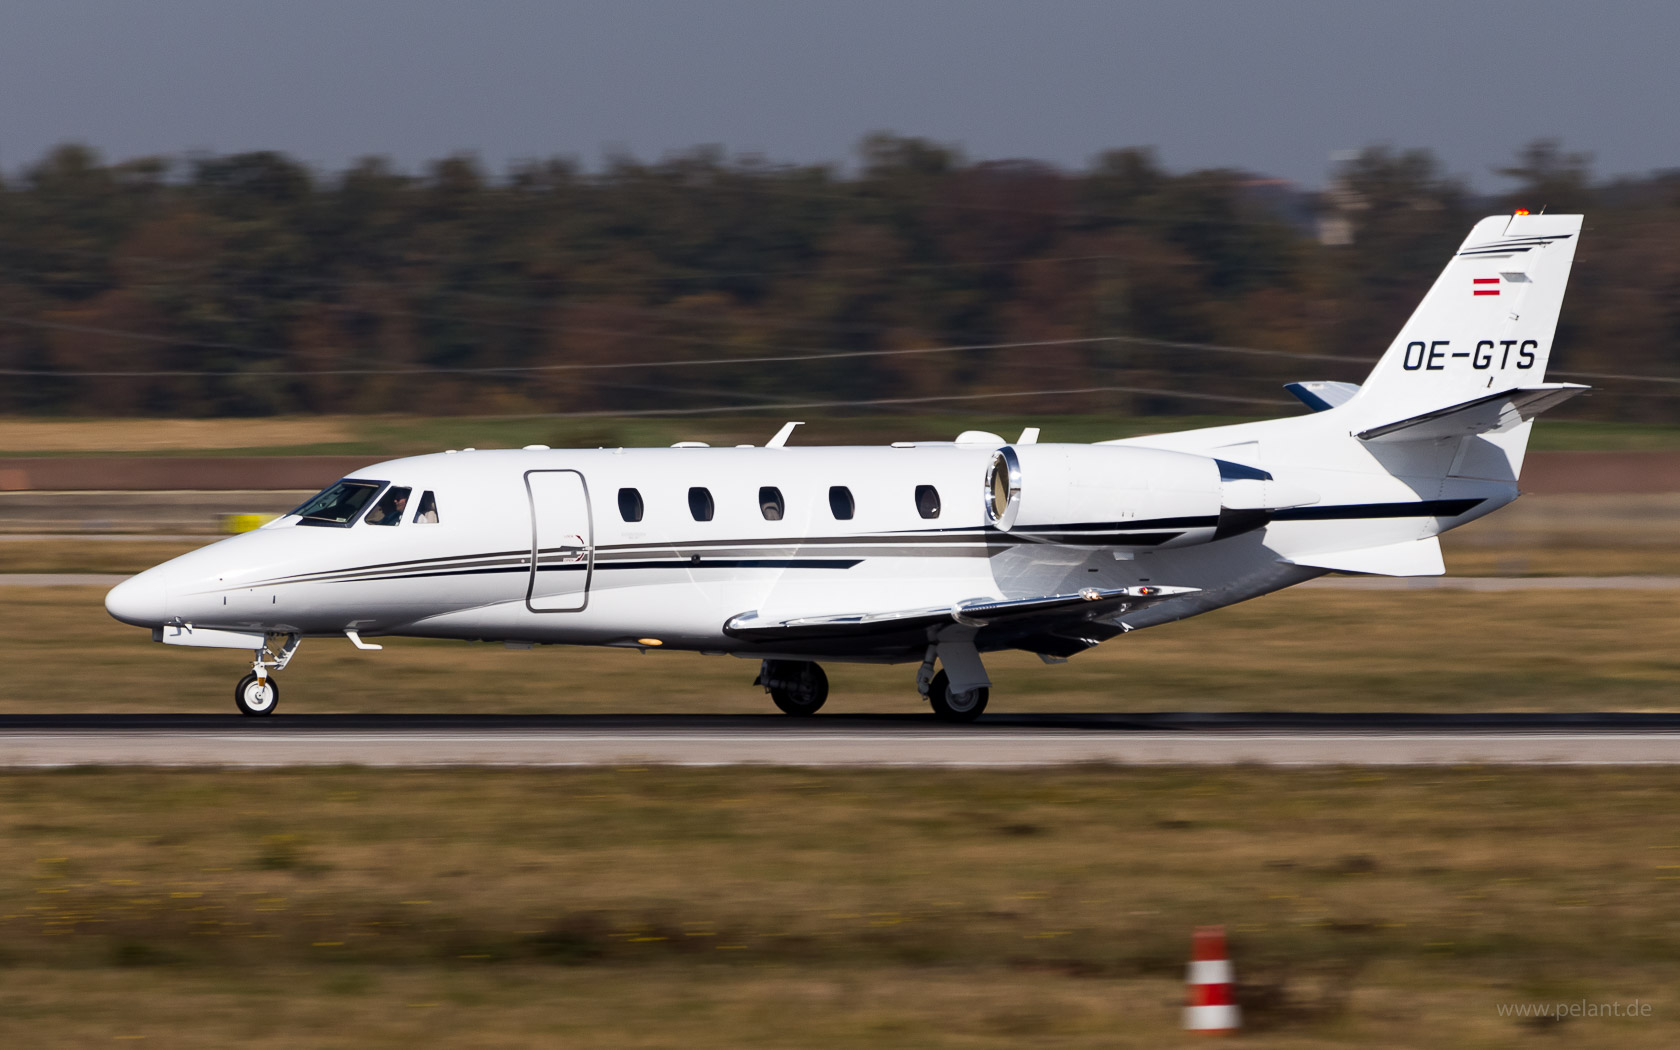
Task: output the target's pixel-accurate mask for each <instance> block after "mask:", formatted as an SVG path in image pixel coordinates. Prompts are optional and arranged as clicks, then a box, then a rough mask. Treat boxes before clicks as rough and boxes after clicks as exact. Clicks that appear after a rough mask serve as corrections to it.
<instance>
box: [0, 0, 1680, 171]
mask: <svg viewBox="0 0 1680 1050" xmlns="http://www.w3.org/2000/svg"><path fill="white" fill-rule="evenodd" d="M1677 41H1680V4H1676V3H1665V2H1657V0H1648V2H1635V0H1621V2H1606V0H1599V2H1595V3H1588V2H1583V0H1571V2H1554V0H1525V2H1520V3H1509V2H1469V0H1457V2H1452V3H1445V2H1443V3H1436V2H1429V3H1415V2H1404V0H1388V2H1382V3H1378V2H1375V0H1370V2H1367V0H1270V2H1267V0H1251V2H1246V3H1236V2H1227V3H1213V2H1207V3H1202V2H1195V0H1178V2H1166V3H1127V2H1121V0H1107V2H1100V0H1036V2H1022V3H1015V2H1005V0H811V2H806V0H611V2H601V3H592V2H591V3H565V2H559V0H551V2H546V3H545V2H529V0H472V2H449V0H388V2H383V3H375V2H372V0H266V2H236V0H136V2H121V0H109V2H102V3H98V2H87V0H50V2H43V0H6V3H5V5H4V7H3V9H0V169H4V170H5V171H7V172H15V171H16V170H18V168H19V167H21V166H22V165H24V164H26V163H28V162H31V161H33V160H35V159H37V158H39V157H40V156H41V154H42V153H43V152H44V151H45V150H47V149H48V148H49V147H50V146H52V145H54V144H55V143H60V142H66V141H78V142H85V143H88V144H90V145H93V146H95V147H96V148H98V149H99V150H101V151H102V152H103V153H104V154H105V155H106V156H107V157H110V158H125V157H131V156H136V155H140V154H151V153H167V154H179V153H183V152H186V151H193V150H200V151H203V150H208V151H215V152H230V151H238V150H252V149H278V150H283V151H285V152H287V153H290V154H292V155H294V156H296V157H298V158H300V159H302V160H304V161H306V162H308V163H310V164H313V165H315V166H317V167H320V168H324V169H338V168H341V167H343V166H344V165H345V164H346V163H347V162H349V161H350V160H352V159H354V158H356V157H359V156H362V155H366V154H370V153H377V154H385V155H387V156H390V157H392V158H393V159H394V160H396V161H397V162H398V163H399V164H401V165H402V166H404V167H407V168H411V169H413V168H417V167H419V166H420V165H421V164H423V163H424V162H425V161H427V160H430V159H435V158H437V157H441V156H443V155H446V154H448V153H451V152H455V151H461V150H471V151H475V152H477V153H479V154H480V155H481V156H482V157H483V158H484V159H485V161H486V162H487V163H488V164H489V165H490V166H491V167H492V168H493V169H497V170H499V169H501V168H502V166H503V165H505V163H506V162H507V161H509V160H512V159H519V158H528V157H536V156H549V155H555V154H561V155H569V156H572V157H575V158H577V159H579V160H581V161H584V162H586V163H590V164H593V163H596V162H598V161H599V160H600V159H601V157H602V156H603V155H604V154H605V153H607V152H608V151H614V150H616V151H628V152H631V153H633V154H635V155H637V156H639V157H642V158H644V159H656V158H658V157H660V156H661V155H664V154H666V153H668V152H670V151H673V150H680V149H684V148H687V147H691V146H695V145H698V144H717V145H721V146H723V147H724V148H725V149H727V150H728V151H730V152H731V153H755V154H761V155H763V156H765V157H767V158H769V159H770V160H773V161H799V162H805V161H839V162H845V161H847V160H849V159H850V158H851V157H852V155H853V154H852V151H853V147H854V146H855V145H856V143H857V141H858V139H859V138H860V137H861V136H863V135H864V134H865V133H867V132H870V131H873V130H890V131H895V132H899V133H901V134H909V135H922V136H926V137H929V138H933V139H936V140H939V141H942V142H948V143H953V144H957V145H960V146H962V147H963V148H964V150H965V151H967V153H968V154H969V155H970V156H971V157H976V158H984V159H993V158H1006V157H1031V158H1037V159H1041V160H1047V161H1051V162H1054V163H1057V164H1061V165H1064V166H1069V167H1078V166H1081V165H1083V164H1085V163H1086V162H1087V161H1088V160H1089V159H1090V158H1091V157H1092V156H1093V155H1094V154H1096V153H1097V152H1099V151H1101V150H1104V149H1108V148H1113V147H1119V146H1153V147H1156V148H1157V149H1158V150H1159V152H1160V156H1161V159H1162V161H1163V162H1164V163H1165V164H1166V165H1167V166H1168V167H1170V168H1172V169H1174V170H1185V169H1190V168H1196V167H1207V166H1236V167H1243V168H1248V169H1251V170H1253V171H1257V172H1262V173H1267V174H1272V175H1279V176H1283V177H1287V178H1291V179H1295V180H1298V181H1301V182H1305V183H1308V184H1312V185H1316V184H1319V183H1321V182H1322V180H1323V177H1324V175H1325V173H1326V171H1327V170H1328V167H1329V155H1330V154H1331V152H1332V151H1335V150H1343V149H1351V148H1357V147H1360V146H1364V145H1368V144H1372V143H1390V144H1393V145H1397V146H1424V147H1428V148H1430V149H1433V150H1435V151H1436V152H1437V153H1438V154H1439V155H1440V156H1441V157H1442V159H1443V160H1444V161H1445V163H1446V165H1447V167H1448V168H1449V169H1450V170H1451V171H1453V172H1455V173H1458V174H1461V175H1464V176H1467V177H1469V178H1471V179H1472V180H1473V181H1474V182H1475V183H1476V184H1477V185H1478V186H1480V187H1482V188H1484V189H1497V188H1499V187H1500V185H1501V183H1500V180H1498V179H1497V178H1496V177H1495V176H1492V175H1491V174H1490V169H1491V168H1493V167H1496V166H1498V165H1500V164H1502V163H1504V162H1506V161H1507V160H1509V159H1510V157H1511V156H1512V154H1513V153H1514V151H1515V150H1516V149H1517V148H1518V147H1519V146H1520V145H1521V144H1523V143H1525V142H1527V141H1529V140H1531V139H1534V138H1537V137H1541V136H1552V137H1557V138H1561V139H1562V140H1563V142H1564V144H1565V146H1566V147H1567V148H1570V149H1573V150H1585V151H1590V152H1591V153H1593V154H1594V155H1595V156H1596V163H1595V171H1596V172H1598V173H1599V174H1618V173H1643V172H1646V171H1649V170H1651V169H1655V168H1664V167H1680V134H1677V132H1680V112H1677V106H1676V100H1677V99H1680V62H1676V60H1675V55H1674V52H1675V47H1676V42H1677Z"/></svg>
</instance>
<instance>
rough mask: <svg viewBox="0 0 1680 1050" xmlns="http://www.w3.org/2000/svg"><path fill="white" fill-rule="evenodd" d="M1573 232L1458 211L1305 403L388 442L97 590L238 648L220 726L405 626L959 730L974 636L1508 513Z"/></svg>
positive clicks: (1225, 583) (163, 626)
mask: <svg viewBox="0 0 1680 1050" xmlns="http://www.w3.org/2000/svg"><path fill="white" fill-rule="evenodd" d="M1580 230H1581V217H1580V216H1578V215H1529V214H1526V213H1523V212H1519V213H1517V214H1516V215H1514V216H1512V215H1505V216H1497V217H1494V218H1488V219H1483V220H1482V221H1481V222H1479V223H1477V224H1476V227H1475V229H1473V230H1471V231H1470V236H1469V237H1468V238H1467V239H1466V240H1465V241H1464V244H1463V246H1462V247H1460V248H1459V250H1458V251H1457V253H1456V254H1454V256H1453V258H1452V260H1451V261H1450V262H1449V263H1448V264H1447V268H1446V270H1445V271H1444V272H1443V273H1442V274H1441V277H1440V279H1439V280H1437V281H1436V282H1435V285H1434V287H1432V288H1431V289H1430V291H1429V293H1428V295H1427V296H1425V297H1424V300H1423V302H1422V304H1421V305H1420V306H1419V307H1418V308H1417V310H1416V312H1415V313H1413V315H1412V317H1411V319H1410V320H1409V321H1407V322H1406V325H1405V327H1404V328H1403V329H1401V331H1400V334H1399V336H1398V337H1396V338H1395V340H1394V342H1393V344H1392V345H1390V346H1389V348H1388V352H1387V353H1385V354H1384V355H1383V356H1382V358H1381V360H1379V361H1378V362H1377V365H1376V368H1375V369H1374V370H1373V371H1372V372H1371V374H1370V376H1369V378H1368V379H1367V380H1366V381H1365V383H1364V384H1363V385H1361V386H1355V385H1353V384H1351V383H1334V382H1304V383H1292V384H1290V389H1291V390H1292V391H1293V392H1294V393H1295V394H1296V396H1297V397H1299V398H1300V399H1301V400H1302V401H1304V402H1305V403H1306V404H1307V405H1308V407H1310V408H1311V409H1313V411H1312V412H1310V413H1307V414H1304V415H1300V416H1296V417H1291V418H1285V419H1275V420H1269V421H1265V422H1258V423H1242V424H1238V425H1235V426H1222V427H1213V428H1211V429H1205V430H1191V431H1185V432H1182V433H1176V434H1162V435H1155V436H1151V437H1137V438H1127V439H1125V440H1122V441H1105V442H1099V443H1097V444H1091V445H1072V444H1051V443H1047V442H1039V441H1038V440H1037V437H1038V431H1037V429H1029V430H1028V431H1026V432H1025V433H1023V434H1022V435H1021V436H1020V438H1019V439H1018V440H1016V441H1014V442H1009V441H1006V440H1004V439H1003V438H1001V437H998V436H996V435H993V434H988V433H983V432H978V431H970V432H967V433H964V434H963V435H962V436H960V437H959V438H958V439H957V440H956V441H928V442H922V441H915V442H900V443H895V444H893V445H891V446H884V447H870V448H862V447H860V448H844V447H835V448H798V447H791V446H790V445H789V444H788V437H789V436H790V435H791V434H792V432H793V428H794V427H795V426H796V425H797V424H794V423H789V424H787V426H785V427H783V428H782V430H781V432H780V433H778V434H776V435H775V437H774V438H772V439H771V440H770V441H769V443H768V444H766V445H765V446H764V447H762V448H755V447H752V446H740V447H736V448H707V447H703V446H698V445H694V444H690V443H684V444H680V445H677V446H675V447H672V448H659V449H631V448H616V449H596V450H560V449H549V448H547V447H544V446H534V447H529V448H525V449H520V450H504V451H474V450H471V449H462V450H460V451H459V452H447V453H439V454H435V455H427V456H415V457H412V458H409V459H396V460H391V461H389V462H385V463H378V464H374V465H372V466H369V467H368V468H367V469H366V470H360V471H357V472H356V473H355V474H353V475H351V476H350V477H347V478H344V479H343V480H341V481H338V482H335V483H334V484H332V485H331V486H329V487H328V488H327V489H325V490H324V491H323V492H321V493H320V495H318V496H315V497H314V498H313V499H311V500H309V501H308V502H306V503H305V504H303V506H301V507H299V508H298V509H297V510H295V511H293V512H292V513H290V514H287V515H286V516H284V517H282V518H279V519H278V520H276V521H273V522H271V523H269V524H267V525H265V526H263V527H262V528H260V529H257V530H255V531H253V532H249V533H245V534H243V535H239V536H234V537H231V538H229V539H225V540H222V541H221V542H219V543H215V544H212V545H211V546H208V547H205V548H203V549H201V550H197V551H194V552H192V553H190V554H186V555H183V556H182V557H179V558H176V559H174V560H172V561H169V562H166V563H164V564H163V565H159V566H158V567H156V568H154V569H150V570H148V571H146V572H143V573H141V574H140V575H138V576H135V577H133V578H132V579H129V580H127V581H125V582H123V583H121V584H119V585H118V586H117V587H116V588H115V589H113V590H112V591H111V592H110V594H109V596H107V598H106V599H105V607H106V608H107V609H108V610H109V611H110V613H111V615H113V616H115V617H116V618H117V619H119V620H121V621H123V622H125V623H129V624H134V625H136V626H140V627H148V628H150V629H151V632H152V638H153V639H154V640H155V641H161V642H164V643H167V644H170V645H197V646H212V647H217V648H226V649H243V650H248V651H251V652H254V653H255V659H254V661H253V663H252V666H251V672H250V673H249V674H247V675H246V676H245V677H244V679H243V680H241V681H240V683H239V685H238V687H237V689H236V690H235V693H234V698H235V701H236V703H237V704H238V707H239V710H240V711H242V712H243V713H245V714H247V715H267V714H272V713H273V711H274V709H275V706H276V703H277V702H278V700H279V696H280V691H279V686H278V685H277V684H276V682H275V672H277V671H280V670H282V669H284V668H285V667H286V665H287V663H289V662H290V661H291V659H292V658H293V656H294V655H295V654H296V652H297V648H298V643H299V642H300V641H302V640H303V639H304V638H306V637H327V636H341V637H344V638H347V639H348V640H349V642H350V643H351V644H353V645H356V646H357V647H359V648H362V649H377V648H379V646H378V645H375V644H371V643H369V642H367V641H365V639H366V638H369V637H381V636H396V635H403V636H411V637H422V638H460V639H470V640H477V641H499V642H504V643H506V644H508V645H510V646H513V647H519V648H525V647H529V646H531V645H562V644H563V645H605V646H616V647H619V648H624V649H639V650H644V651H645V650H650V649H655V648H657V649H683V650H691V651H698V652H703V653H719V654H728V655H731V656H737V657H745V658H748V659H753V660H758V661H761V665H760V671H759V677H758V681H757V682H756V683H755V684H759V685H762V686H763V687H764V688H765V690H766V691H767V692H768V693H769V694H770V696H771V698H772V699H773V700H774V701H775V703H776V705H777V706H778V707H780V708H781V709H782V710H783V711H786V712H787V713H788V714H790V715H810V714H812V713H813V712H815V711H816V710H817V709H818V708H820V707H821V706H822V705H823V701H824V700H826V699H827V696H828V680H827V676H826V675H824V673H823V671H822V668H821V667H820V666H818V663H817V661H819V660H851V661H867V662H874V663H902V664H905V665H908V666H915V667H917V670H916V673H915V686H916V688H917V689H918V690H919V691H920V692H921V694H922V695H923V696H924V697H925V698H926V699H927V701H928V702H929V703H930V704H931V705H932V707H933V710H934V712H935V713H936V714H938V715H939V716H940V717H942V718H946V719H951V720H958V721H966V720H970V719H973V718H975V717H977V716H978V715H979V714H980V713H981V711H983V710H984V709H985V707H986V702H987V699H988V696H989V689H990V685H991V682H990V680H989V679H988V677H987V675H986V669H985V666H984V664H983V658H984V654H986V653H989V652H996V651H998V650H1003V649H1023V650H1026V651H1027V652H1032V653H1037V654H1038V655H1039V656H1040V657H1042V658H1043V659H1044V660H1045V661H1046V662H1047V663H1059V662H1061V661H1063V660H1065V659H1067V658H1068V657H1071V656H1073V655H1075V654H1077V653H1079V652H1082V651H1083V650H1086V649H1089V648H1091V647H1092V646H1094V645H1097V644H1099V643H1101V642H1103V641H1105V640H1107V639H1110V638H1113V637H1115V636H1116V635H1120V634H1124V633H1126V632H1128V631H1135V630H1138V629H1139V628H1143V627H1154V626H1156V625H1158V624H1164V623H1169V622H1171V621H1174V620H1182V619H1184V618H1185V617H1187V616H1195V615H1197V614H1198V613H1205V612H1208V611H1210V610H1213V609H1217V608H1220V607H1221V606H1225V605H1230V604H1232V603H1234V602H1240V601H1243V600H1245V599H1248V598H1253V597H1255V596H1257V595H1261V594H1265V593H1267V592H1269V591H1275V590H1279V589H1280V588H1283V587H1288V586H1290V585H1292V584H1297V583H1301V582H1302V581H1305V580H1309V579H1312V578H1313V577H1315V576H1319V575H1322V574H1324V573H1326V572H1330V571H1337V572H1349V573H1375V574H1380V575H1386V576H1427V575H1437V574H1440V573H1441V572H1442V571H1443V567H1442V563H1441V549H1440V546H1439V543H1438V541H1437V537H1438V536H1439V535H1440V534H1441V533H1442V532H1445V531H1446V530H1448V529H1454V528H1457V527H1459V526H1460V525H1463V524H1466V523H1467V522H1470V521H1473V520H1475V519H1476V518H1479V517H1481V516H1482V515H1484V514H1488V513H1490V512H1492V511H1494V510H1497V509H1499V508H1500V507H1503V506H1504V505H1505V504H1507V503H1510V502H1511V501H1512V500H1514V499H1516V497H1517V477H1518V472H1519V471H1520V470H1521V468H1522V461H1523V450H1524V448H1525V447H1526V446H1527V444H1528V434H1529V428H1530V427H1531V426H1532V425H1533V423H1532V420H1533V418H1534V416H1535V415H1537V414H1538V413H1540V412H1542V411H1544V410H1546V409H1548V408H1550V407H1552V406H1553V405H1556V404H1559V403H1560V402H1562V401H1564V400H1566V399H1568V398H1570V397H1572V396H1574V395H1575V394H1578V393H1580V392H1581V391H1582V390H1584V389H1586V388H1585V387H1582V386H1579V385H1575V384H1566V383H1547V382H1545V381H1544V378H1545V373H1546V362H1547V358H1548V356H1549V354H1550V351H1551V348H1552V336H1553V333H1554V331H1555V329H1556V327H1557V319H1558V309H1559V307H1560V305H1561V304H1562V301H1563V291H1564V284H1565V282H1566V281H1567V279H1568V277H1569V268H1570V262H1571V260H1572V259H1573V258H1574V255H1575V244H1576V241H1577V237H1578V234H1579V233H1580ZM936 667H937V668H938V670H937V673H936V670H935V669H936ZM905 685H906V694H908V692H909V682H906V683H905Z"/></svg>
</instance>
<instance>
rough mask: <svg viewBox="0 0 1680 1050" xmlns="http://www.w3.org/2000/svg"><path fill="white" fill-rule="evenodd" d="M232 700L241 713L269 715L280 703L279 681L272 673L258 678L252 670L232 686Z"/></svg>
mask: <svg viewBox="0 0 1680 1050" xmlns="http://www.w3.org/2000/svg"><path fill="white" fill-rule="evenodd" d="M233 702H234V703H235V704H236V705H238V707H239V713H240V714H242V715H271V714H273V713H274V708H275V707H276V706H277V705H278V704H279V703H280V683H279V682H276V681H275V680H274V676H273V675H265V676H264V677H262V678H258V677H257V673H256V672H255V671H252V672H251V673H250V674H248V675H246V676H245V677H244V678H241V679H240V680H239V684H238V685H237V686H235V687H234V690H233Z"/></svg>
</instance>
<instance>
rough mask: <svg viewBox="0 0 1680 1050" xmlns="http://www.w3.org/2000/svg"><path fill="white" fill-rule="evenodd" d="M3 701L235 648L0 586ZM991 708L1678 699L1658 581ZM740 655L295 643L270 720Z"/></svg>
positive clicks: (1298, 606) (1302, 628)
mask: <svg viewBox="0 0 1680 1050" xmlns="http://www.w3.org/2000/svg"><path fill="white" fill-rule="evenodd" d="M0 598H3V599H4V600H3V601H0V638H3V639H4V641H0V711H7V712H30V711H202V712H222V711H231V710H232V700H231V695H232V690H233V683H234V681H235V680H236V679H237V678H238V677H239V676H240V675H241V674H243V673H244V672H245V670H246V666H245V664H246V658H245V657H244V656H243V654H241V653H238V652H231V651H227V650H187V649H181V648H177V647H173V646H161V645H156V644H153V643H152V642H151V641H149V640H148V638H147V635H146V632H144V631H143V630H140V629H138V628H133V627H127V626H125V625H123V624H119V623H117V622H116V621H114V620H112V619H111V618H110V617H109V616H107V615H106V613H105V610H104V606H103V605H102V601H103V598H104V594H103V591H101V590H99V589H96V588H84V587H62V588H28V587H8V588H5V590H4V591H3V592H0ZM987 665H988V668H989V669H990V671H991V672H992V676H993V678H994V680H995V682H996V685H995V687H994V689H993V692H992V696H993V700H992V709H993V710H995V711H1031V710H1048V711H1160V710H1208V711H1215V710H1250V711H1252V710H1294V711H1335V710H1344V711H1374V710H1375V711H1381V710H1392V711H1406V710H1410V711H1521V710H1542V711H1544V710H1551V711H1571V710H1646V711H1654V710H1674V709H1675V708H1676V707H1680V697H1677V695H1676V688H1675V687H1676V684H1677V683H1680V601H1677V600H1676V593H1675V592H1673V591H1660V590H1659V591H1631V590H1629V591H1562V590H1560V591H1548V590H1537V591H1521V592H1513V593H1504V594H1483V593H1467V592H1453V591H1427V592H1405V591H1385V592H1372V591H1344V590H1316V589H1306V590H1294V591H1287V592H1284V593H1281V594H1275V595H1270V596H1267V597H1265V598H1260V599H1257V600H1255V601H1253V602H1248V603H1245V604H1243V605H1238V606H1234V607H1232V608H1229V609H1222V610H1219V611H1217V612H1214V613H1211V614H1209V615H1206V616H1201V617H1196V618H1194V619H1191V620H1187V621H1184V622H1183V623H1178V624H1169V625H1166V626H1164V627H1159V628H1152V629H1150V630H1147V631H1140V632H1137V633H1135V634H1132V635H1129V636H1127V637H1125V638H1120V639H1116V640H1114V641H1112V642H1109V643H1107V644H1105V645H1103V646H1101V647H1100V648H1098V649H1095V650H1093V651H1091V652H1088V653H1085V654H1083V655H1080V656H1077V657H1075V658H1074V659H1073V660H1072V661H1071V662H1070V663H1068V664H1066V665H1061V666H1055V667H1046V666H1044V665H1043V664H1041V663H1040V662H1039V661H1038V660H1037V658H1035V657H1033V656H1030V655H1027V654H1024V653H1006V654H996V655H995V656H990V657H988V659H987ZM825 666H826V668H827V670H828V672H829V676H830V680H831V693H830V697H831V699H830V700H829V710H832V711H837V712H861V711H886V712H918V711H925V710H926V707H925V705H924V704H923V703H922V702H921V701H920V700H919V698H918V697H917V695H916V692H915V688H914V685H913V684H912V678H913V673H914V667H913V666H909V665H905V666H896V667H875V666H867V665H854V664H843V663H830V664H827V665H825ZM757 669H758V668H757V665H756V663H754V662H751V661H745V660H738V659H734V658H731V657H719V656H712V657H708V656H699V655H694V654H687V653H651V654H648V655H641V654H638V653H635V652H626V651H622V650H607V649H591V648H569V647H555V648H549V647H542V648H539V649H536V650H534V651H529V652H509V651H507V650H505V649H503V648H501V647H500V646H495V645H478V644H472V643H467V642H423V641H415V640H408V639H388V640H387V641H386V648H385V650H384V651H383V652H377V653H364V652H358V651H357V650H355V649H353V648H352V647H351V646H350V644H349V643H348V642H346V641H342V640H339V639H309V640H307V641H306V642H305V643H304V645H303V647H302V649H301V650H300V651H299V654H298V656H297V659H296V660H295V662H294V663H293V664H292V666H291V667H289V668H288V669H287V670H286V671H285V672H284V673H283V674H281V675H280V681H281V684H282V690H283V693H282V706H281V712H282V717H283V716H284V714H285V713H286V712H328V711H387V712H402V711H434V712H435V711H448V712H484V713H490V712H580V713H581V712H615V713H616V712H671V711H711V712H729V711H746V712H767V711H770V710H771V707H770V703H769V700H768V699H767V698H766V697H765V696H764V694H763V693H762V691H761V690H759V689H757V688H755V687H753V686H752V685H751V684H750V683H751V681H752V678H753V676H754V675H755V674H756V673H757Z"/></svg>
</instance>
